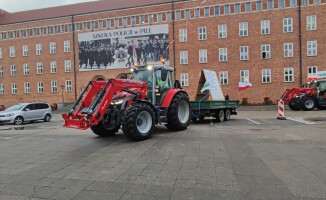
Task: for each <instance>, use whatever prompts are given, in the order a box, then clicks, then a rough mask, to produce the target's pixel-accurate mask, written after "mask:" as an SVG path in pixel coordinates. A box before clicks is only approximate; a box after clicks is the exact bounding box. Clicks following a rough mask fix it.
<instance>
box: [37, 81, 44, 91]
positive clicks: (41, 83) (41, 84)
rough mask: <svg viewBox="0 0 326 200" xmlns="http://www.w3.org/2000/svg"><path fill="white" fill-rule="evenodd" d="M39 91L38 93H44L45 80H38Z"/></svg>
mask: <svg viewBox="0 0 326 200" xmlns="http://www.w3.org/2000/svg"><path fill="white" fill-rule="evenodd" d="M37 92H38V93H43V92H44V89H43V82H37Z"/></svg>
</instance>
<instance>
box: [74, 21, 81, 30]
mask: <svg viewBox="0 0 326 200" xmlns="http://www.w3.org/2000/svg"><path fill="white" fill-rule="evenodd" d="M75 29H76V31H79V30H80V23H76V24H75Z"/></svg>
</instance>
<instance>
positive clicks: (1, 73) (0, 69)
mask: <svg viewBox="0 0 326 200" xmlns="http://www.w3.org/2000/svg"><path fill="white" fill-rule="evenodd" d="M0 77H3V66H0Z"/></svg>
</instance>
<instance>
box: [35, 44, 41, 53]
mask: <svg viewBox="0 0 326 200" xmlns="http://www.w3.org/2000/svg"><path fill="white" fill-rule="evenodd" d="M36 55H42V44H36Z"/></svg>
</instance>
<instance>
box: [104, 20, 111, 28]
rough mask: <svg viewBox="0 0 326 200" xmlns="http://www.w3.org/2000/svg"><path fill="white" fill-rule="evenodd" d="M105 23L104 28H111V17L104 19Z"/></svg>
mask: <svg viewBox="0 0 326 200" xmlns="http://www.w3.org/2000/svg"><path fill="white" fill-rule="evenodd" d="M105 23H106V28H111V19H106V20H105Z"/></svg>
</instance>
